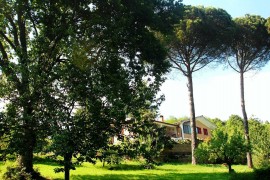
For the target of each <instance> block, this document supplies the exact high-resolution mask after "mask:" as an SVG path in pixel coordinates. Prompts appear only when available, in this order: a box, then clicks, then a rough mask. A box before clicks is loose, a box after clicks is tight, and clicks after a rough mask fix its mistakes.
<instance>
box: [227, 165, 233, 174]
mask: <svg viewBox="0 0 270 180" xmlns="http://www.w3.org/2000/svg"><path fill="white" fill-rule="evenodd" d="M227 164H228V168H229V173H233V172H234V170H233V169H232V164H231V163H227Z"/></svg>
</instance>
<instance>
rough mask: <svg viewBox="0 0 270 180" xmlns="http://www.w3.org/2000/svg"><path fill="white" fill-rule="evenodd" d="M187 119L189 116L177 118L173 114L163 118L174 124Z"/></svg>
mask: <svg viewBox="0 0 270 180" xmlns="http://www.w3.org/2000/svg"><path fill="white" fill-rule="evenodd" d="M188 119H189V118H188V117H187V116H184V117H179V118H176V117H174V116H170V117H169V118H168V119H166V120H165V122H166V123H171V124H175V123H179V122H181V121H185V120H188Z"/></svg>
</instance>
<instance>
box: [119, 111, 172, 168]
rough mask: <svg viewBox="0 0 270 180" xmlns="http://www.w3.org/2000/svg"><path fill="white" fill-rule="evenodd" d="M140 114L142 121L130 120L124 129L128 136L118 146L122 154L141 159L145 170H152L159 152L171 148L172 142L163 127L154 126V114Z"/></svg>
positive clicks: (144, 112) (149, 112)
mask: <svg viewBox="0 0 270 180" xmlns="http://www.w3.org/2000/svg"><path fill="white" fill-rule="evenodd" d="M141 113H142V120H141V121H137V120H136V119H133V120H130V121H133V122H127V123H126V125H125V128H126V129H127V130H128V131H129V132H131V133H130V135H129V136H125V135H124V137H122V139H123V141H122V143H121V144H120V149H121V150H122V154H125V155H127V156H129V157H131V158H138V157H143V158H144V159H145V161H146V164H145V166H144V167H145V168H147V169H149V168H152V167H153V165H156V164H157V160H158V159H159V158H160V155H161V152H162V151H163V150H164V149H165V148H172V146H173V143H174V142H173V141H172V140H171V138H170V137H168V136H166V132H165V129H164V127H159V126H158V125H157V124H154V121H153V119H154V118H155V114H156V113H155V112H153V111H152V112H151V111H148V112H147V113H146V111H143V112H141Z"/></svg>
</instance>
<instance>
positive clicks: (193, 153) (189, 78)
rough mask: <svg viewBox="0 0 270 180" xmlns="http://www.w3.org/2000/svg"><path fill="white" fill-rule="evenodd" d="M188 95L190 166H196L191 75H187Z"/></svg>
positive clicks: (195, 137)
mask: <svg viewBox="0 0 270 180" xmlns="http://www.w3.org/2000/svg"><path fill="white" fill-rule="evenodd" d="M187 78H188V94H189V108H190V128H191V158H192V161H191V163H192V164H196V163H197V162H196V158H195V149H196V148H197V133H196V121H195V107H194V97H193V81H192V74H191V73H189V75H188V77H187Z"/></svg>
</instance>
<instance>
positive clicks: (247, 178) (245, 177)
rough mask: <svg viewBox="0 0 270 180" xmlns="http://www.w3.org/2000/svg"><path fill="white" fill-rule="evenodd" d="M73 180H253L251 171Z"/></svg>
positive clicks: (76, 178)
mask: <svg viewBox="0 0 270 180" xmlns="http://www.w3.org/2000/svg"><path fill="white" fill-rule="evenodd" d="M71 179H73V180H88V179H97V180H98V179H101V180H104V179H105V180H111V179H119V180H126V179H150V180H151V179H153V180H159V179H160V180H161V179H162V180H163V179H165V180H166V179H168V180H172V179H177V180H198V179H209V180H213V179H215V180H216V179H218V180H253V179H254V177H253V174H252V173H239V174H233V175H232V174H228V173H216V174H215V173H192V174H180V173H166V174H162V175H160V174H138V175H134V174H119V175H118V174H103V175H92V176H91V175H74V176H72V177H71Z"/></svg>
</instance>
